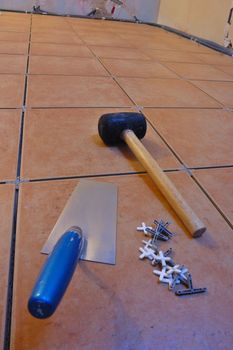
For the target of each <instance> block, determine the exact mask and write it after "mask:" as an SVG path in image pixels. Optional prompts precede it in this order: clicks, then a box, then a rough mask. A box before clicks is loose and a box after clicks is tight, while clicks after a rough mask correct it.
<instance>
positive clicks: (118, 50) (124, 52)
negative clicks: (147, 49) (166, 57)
mask: <svg viewBox="0 0 233 350" xmlns="http://www.w3.org/2000/svg"><path fill="white" fill-rule="evenodd" d="M90 49H91V50H92V52H93V53H94V54H95V55H96V56H97V57H101V58H123V59H124V60H126V59H131V60H134V59H135V60H149V57H148V56H147V55H145V54H144V53H143V52H140V51H139V50H137V49H131V48H127V47H111V46H90Z"/></svg>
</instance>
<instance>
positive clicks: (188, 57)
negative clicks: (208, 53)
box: [142, 49, 203, 63]
mask: <svg viewBox="0 0 233 350" xmlns="http://www.w3.org/2000/svg"><path fill="white" fill-rule="evenodd" d="M142 52H143V53H145V55H147V56H148V57H150V58H151V59H155V60H157V61H161V62H186V63H203V61H202V60H201V59H200V58H198V57H197V55H196V54H195V53H193V52H185V51H177V50H148V49H143V50H142Z"/></svg>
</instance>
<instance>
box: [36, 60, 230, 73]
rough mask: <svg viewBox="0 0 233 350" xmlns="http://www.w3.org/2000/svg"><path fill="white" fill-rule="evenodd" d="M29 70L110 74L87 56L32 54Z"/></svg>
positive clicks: (37, 71) (96, 61)
mask: <svg viewBox="0 0 233 350" xmlns="http://www.w3.org/2000/svg"><path fill="white" fill-rule="evenodd" d="M29 72H30V74H59V75H73V76H74V75H80V76H109V74H108V72H107V71H106V69H104V67H103V65H102V64H101V63H100V62H99V61H98V60H97V59H95V58H86V57H85V58H84V57H55V56H32V57H31V58H30V65H29ZM223 74H224V73H223Z"/></svg>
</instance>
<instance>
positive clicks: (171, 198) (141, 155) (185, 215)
mask: <svg viewBox="0 0 233 350" xmlns="http://www.w3.org/2000/svg"><path fill="white" fill-rule="evenodd" d="M121 138H122V139H123V140H124V141H125V143H127V145H128V146H129V148H130V149H131V151H132V152H133V154H134V155H135V157H136V158H137V159H138V160H139V162H140V163H141V164H142V165H143V167H144V168H145V169H146V171H147V172H148V174H149V175H150V177H151V178H152V180H153V181H154V183H155V184H156V186H157V187H158V188H159V190H160V191H161V193H162V194H163V195H164V197H165V198H166V199H167V201H168V203H169V204H170V205H171V207H172V208H173V209H174V211H175V212H176V213H177V215H178V216H179V218H180V219H181V220H182V222H183V223H184V225H185V226H186V228H187V229H188V231H189V232H190V233H191V235H192V236H193V237H200V236H201V235H202V234H203V233H204V232H205V230H206V227H205V225H204V223H203V222H202V221H201V220H200V219H199V218H198V216H197V215H196V214H195V213H194V211H193V210H192V209H191V208H190V206H189V205H188V204H187V203H186V201H185V200H184V198H183V197H182V195H181V194H180V192H179V191H178V190H177V188H176V187H175V186H174V185H173V183H172V182H171V181H170V180H169V178H168V177H167V175H166V174H165V173H164V172H163V171H162V169H161V168H160V166H159V165H158V163H157V162H156V161H155V159H154V158H153V157H152V156H151V155H150V153H149V152H148V151H147V150H146V148H145V147H144V146H143V144H142V143H141V141H140V140H139V139H138V138H137V136H136V135H135V133H134V132H133V131H132V130H130V129H127V130H124V131H123V132H122V134H121Z"/></svg>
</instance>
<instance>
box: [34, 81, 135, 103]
mask: <svg viewBox="0 0 233 350" xmlns="http://www.w3.org/2000/svg"><path fill="white" fill-rule="evenodd" d="M27 104H28V106H31V107H127V106H131V105H132V102H131V101H130V100H129V98H128V97H127V96H126V94H124V92H123V91H122V90H121V89H120V88H119V87H118V86H117V84H116V83H115V82H114V81H113V80H112V79H111V78H107V77H106V78H105V77H78V76H52V75H31V76H30V77H29V84H28V98H27Z"/></svg>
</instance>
